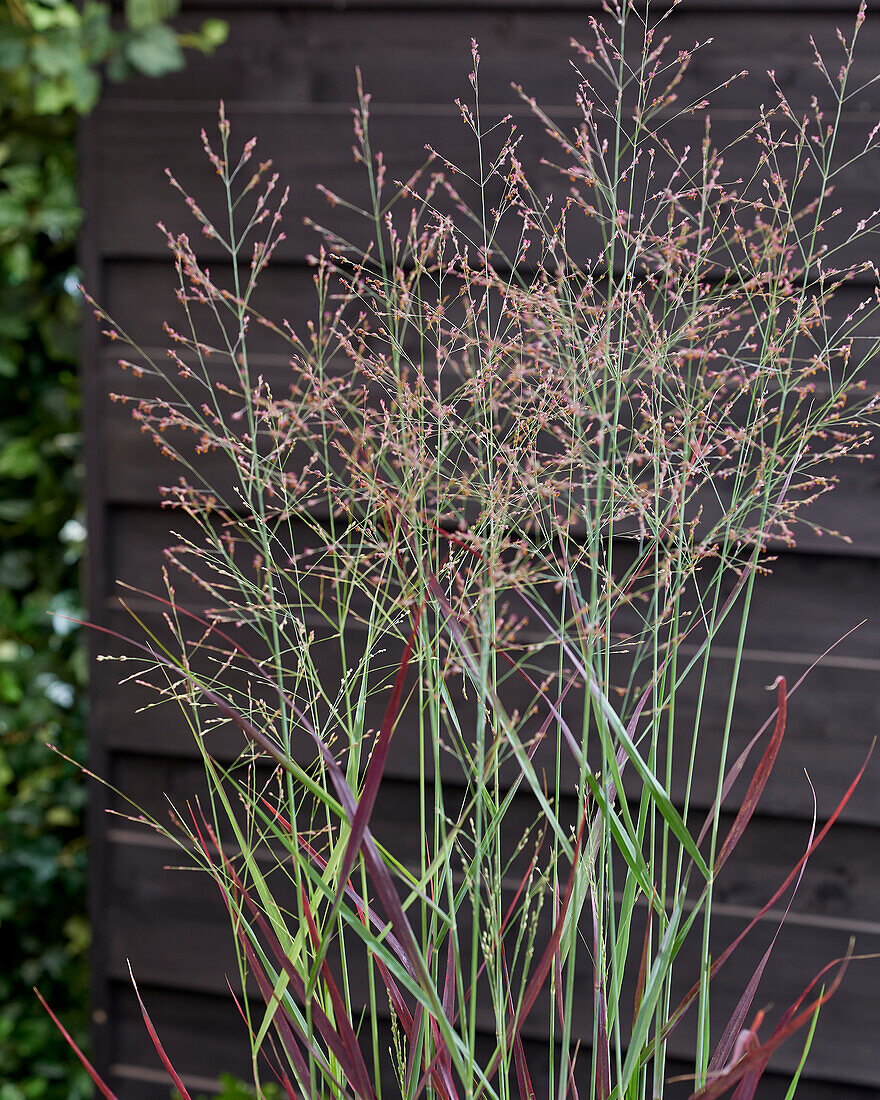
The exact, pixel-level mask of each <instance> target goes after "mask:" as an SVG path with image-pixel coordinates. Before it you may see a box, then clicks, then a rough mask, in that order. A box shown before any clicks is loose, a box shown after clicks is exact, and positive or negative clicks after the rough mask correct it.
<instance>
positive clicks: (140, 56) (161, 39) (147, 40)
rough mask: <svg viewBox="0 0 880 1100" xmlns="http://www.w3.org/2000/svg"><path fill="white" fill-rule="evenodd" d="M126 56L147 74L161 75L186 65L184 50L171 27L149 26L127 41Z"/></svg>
mask: <svg viewBox="0 0 880 1100" xmlns="http://www.w3.org/2000/svg"><path fill="white" fill-rule="evenodd" d="M124 49H125V56H126V58H127V60H128V61H129V62H130V63H131V65H132V66H133V67H134V68H135V69H137V70H138V71H139V72H142V73H144V74H146V75H147V76H161V75H162V74H163V73H170V72H175V71H177V70H178V69H182V68H183V66H184V59H183V50H182V49H181V48H180V43H179V42H178V41H177V34H176V32H175V31H174V30H172V28H171V27H167V26H165V25H159V26H156V27H147V28H146V29H145V30H143V31H138V32H137V33H135V34H133V35H132V36H131V37H130V38H129V39H128V41H127V42H126V43H125V47H124Z"/></svg>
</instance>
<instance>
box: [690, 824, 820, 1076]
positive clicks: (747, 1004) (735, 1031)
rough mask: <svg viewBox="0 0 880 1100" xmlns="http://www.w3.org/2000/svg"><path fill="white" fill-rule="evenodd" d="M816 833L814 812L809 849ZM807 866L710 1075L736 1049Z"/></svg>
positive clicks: (729, 1026) (722, 1041)
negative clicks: (744, 1023) (738, 1037)
mask: <svg viewBox="0 0 880 1100" xmlns="http://www.w3.org/2000/svg"><path fill="white" fill-rule="evenodd" d="M815 835H816V817H815V812H814V815H813V824H812V826H811V828H810V839H809V841H808V842H807V850H809V848H810V845H811V844H812V843H813V838H814V836H815ZM805 868H806V864H802V866H801V870H800V874H799V875H798V878H797V882H796V883H795V885H794V890H792V893H791V897H790V898H789V899H788V905H787V906H786V907H785V912H784V913H783V914H782V919H781V920H780V922H779V924H778V925H777V928H776V932H775V933H774V935H773V939H772V940H771V941H770V946H769V947H768V948H767V950H766V951H765V952H764V956H763V958H762V959H761V961H760V963H759V964H758V967H757V969H756V970H755V973H754V974H753V975H752V977H751V979H750V981H749V983H748V985H747V986H746V988H745V990H744V991H743V995H742V997H740V999H739V1003H738V1004H737V1006H736V1008H735V1009H734V1012H733V1015H732V1016H731V1017H730V1020H729V1021H728V1024H727V1027H726V1028H725V1029H724V1033H723V1034H722V1036H721V1038H720V1040H719V1041H718V1046H717V1047H716V1049H715V1053H714V1054H713V1055H712V1058H711V1059H710V1061H709V1074H710V1075H711V1074H713V1073H715V1072H716V1071H718V1070H720V1069H721V1067H722V1066H723V1065H724V1064H725V1063H726V1062H727V1060H728V1058H729V1057H731V1051H732V1050H733V1049H734V1045H735V1043H736V1042H737V1038H736V1037H737V1036H738V1035H739V1033H740V1030H741V1028H742V1025H743V1022H744V1020H745V1018H746V1016H747V1015H748V1012H749V1009H750V1008H751V1006H752V1001H753V1000H754V997H755V993H756V992H757V989H758V985H759V983H760V981H761V977H762V975H763V973H764V969H765V967H766V966H767V962H768V960H769V959H770V955H771V952H772V951H773V948H774V947H775V946H776V940H777V939H778V938H779V933H780V932H781V931H782V926H783V924H784V923H785V919H786V917H787V916H788V914H789V910H790V909H791V906H792V903H793V902H794V899H795V897H796V896H797V892H798V888H799V886H800V884H801V879H802V878H803V874H804V869H805Z"/></svg>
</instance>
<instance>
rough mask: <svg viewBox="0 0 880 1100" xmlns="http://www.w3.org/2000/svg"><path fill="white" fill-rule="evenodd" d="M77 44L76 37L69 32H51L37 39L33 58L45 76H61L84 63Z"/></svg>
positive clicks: (32, 52) (32, 53)
mask: <svg viewBox="0 0 880 1100" xmlns="http://www.w3.org/2000/svg"><path fill="white" fill-rule="evenodd" d="M75 45H76V42H75V39H74V38H73V37H72V36H71V35H69V34H65V33H64V32H62V33H60V34H59V33H57V32H56V33H54V34H51V33H50V34H48V35H45V36H43V37H41V38H39V39H38V40H37V42H36V43H35V45H34V48H33V49H32V50H31V60H32V61H33V63H34V65H35V66H36V68H37V69H38V70H39V72H40V73H42V74H43V75H44V76H61V75H62V73H69V72H71V71H72V70H73V69H75V68H76V67H77V66H78V65H82V60H81V59H80V58H79V57H78V55H77V53H76V52H75Z"/></svg>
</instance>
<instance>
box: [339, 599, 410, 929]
mask: <svg viewBox="0 0 880 1100" xmlns="http://www.w3.org/2000/svg"><path fill="white" fill-rule="evenodd" d="M424 609H425V604H424V601H422V603H421V604H420V605H419V609H418V611H417V612H416V614H415V617H414V619H413V626H412V630H411V631H410V635H409V639H408V641H407V643H406V648H405V649H404V651H403V656H402V657H401V659H400V666H399V667H398V669H397V675H396V676H395V678H394V687H393V688H392V690H391V698H390V699H389V700H388V706H387V707H386V708H385V714H384V715H383V716H382V725H381V727H380V729H379V735H378V737H377V738H376V744H375V745H374V747H373V751H372V753H371V754H370V762H369V764H368V765H367V770H366V774H365V775H364V786H363V790H362V791H361V797H360V801H359V802H358V807H357V810H356V811H355V815H354V819H353V820H352V823H351V832H350V834H349V837H348V844H347V846H346V849H345V855H344V856H343V860H342V865H341V867H340V869H339V887H338V889H337V893H336V898H335V900H334V902H333V907H332V909H331V913H330V916H329V917H328V921H329V920H332V918H333V914H334V913H335V911H336V909H337V908H338V906H339V903H340V901H341V900H342V895H343V893H344V891H345V886H346V883H347V882H348V878H349V875H350V874H351V869H352V867H353V866H354V861H355V859H356V858H357V854H358V852H359V851H360V847H361V844H362V842H363V839H364V833H365V832H366V829H367V824H368V823H369V820H370V817H371V816H372V813H373V808H374V806H375V805H376V797H377V795H378V793H379V785H380V783H381V782H382V774H383V772H384V770H385V761H386V760H387V758H388V749H389V747H390V745H391V735H392V733H393V732H394V727H395V724H396V723H397V716H398V713H399V711H400V702H401V699H402V698H403V685H404V682H405V680H406V670H407V667H408V666H409V659H410V656H411V654H412V651H413V646H414V645H415V640H416V635H417V633H418V629H419V623H420V621H421V618H422V612H423V611H424Z"/></svg>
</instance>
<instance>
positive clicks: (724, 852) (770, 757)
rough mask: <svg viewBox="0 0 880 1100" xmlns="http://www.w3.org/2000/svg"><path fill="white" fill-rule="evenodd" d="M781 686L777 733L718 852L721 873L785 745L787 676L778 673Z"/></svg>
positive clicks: (717, 860) (716, 863)
mask: <svg viewBox="0 0 880 1100" xmlns="http://www.w3.org/2000/svg"><path fill="white" fill-rule="evenodd" d="M774 686H775V687H777V689H778V694H777V702H776V728H775V729H774V730H773V736H772V737H771V738H770V743H769V745H768V746H767V748H766V749H765V750H764V755H763V756H762V757H761V760H760V762H759V764H758V766H757V768H755V774H754V775H753V776H752V781H751V783H749V788H748V790H747V791H746V794H745V798H744V799H743V801H742V805H741V806H740V808H739V812H738V813H737V815H736V817H735V818H734V821H733V824H732V825H731V827H730V832H729V833H728V834H727V836H726V837H725V838H724V843H723V844H722V845H721V851H720V852H719V853H718V855H717V857H716V859H715V867H714V872H715V874H716V875H717V874H718V872H719V871H720V870H721V868H722V867H723V866H724V864H725V863H726V862H727V860H728V858H729V856H730V853H731V852H732V851H733V849H734V848H735V847H736V845H737V844H738V843H739V841H740V838H741V837H742V835H743V833H744V832H745V829H746V826H747V825H748V823H749V822H750V821H751V819H752V815H753V814H754V812H755V808H756V807H757V805H758V802H759V800H760V798H761V795H762V794H763V793H764V788H765V787H766V786H767V780H768V779H769V778H770V773H771V772H772V771H773V765H774V764H775V763H776V757H777V756H778V755H779V749H780V746H781V745H782V738H783V736H784V734H785V719H786V712H787V696H786V692H785V677H784V676H777V678H776V684H775V685H774Z"/></svg>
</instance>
